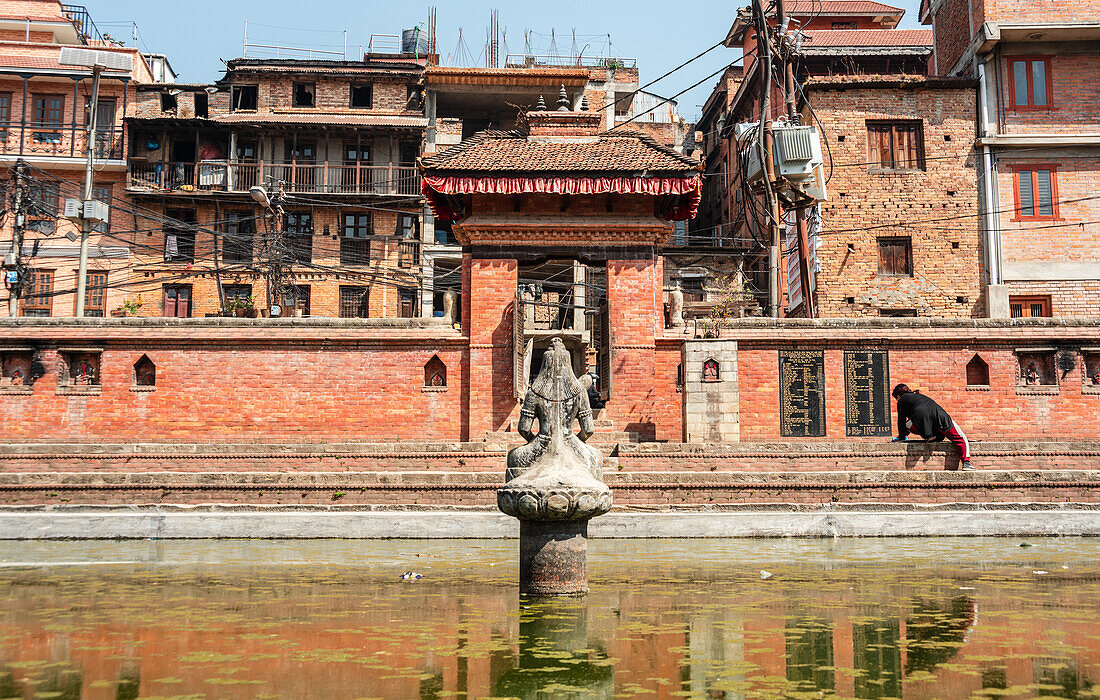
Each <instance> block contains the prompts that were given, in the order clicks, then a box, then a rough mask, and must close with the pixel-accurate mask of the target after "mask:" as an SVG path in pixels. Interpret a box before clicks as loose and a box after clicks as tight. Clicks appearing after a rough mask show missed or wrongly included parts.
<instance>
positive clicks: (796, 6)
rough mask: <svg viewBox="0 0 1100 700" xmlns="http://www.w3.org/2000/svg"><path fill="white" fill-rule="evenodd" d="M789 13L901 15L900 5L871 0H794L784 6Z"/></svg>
mask: <svg viewBox="0 0 1100 700" xmlns="http://www.w3.org/2000/svg"><path fill="white" fill-rule="evenodd" d="M784 9H785V10H786V12H787V14H789V15H816V14H822V15H835V14H846V15H864V14H868V15H869V14H873V15H903V14H905V10H903V9H901V8H900V7H894V6H892V5H886V4H884V3H881V2H873V0H794V1H793V2H791V3H790V4H788V5H787V6H786V7H785V8H784Z"/></svg>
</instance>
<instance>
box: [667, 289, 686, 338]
mask: <svg viewBox="0 0 1100 700" xmlns="http://www.w3.org/2000/svg"><path fill="white" fill-rule="evenodd" d="M668 309H669V310H668V317H669V318H668V322H669V325H670V326H671V327H673V328H683V327H684V290H683V289H682V288H681V287H680V280H676V286H675V287H674V288H673V289H672V291H671V292H669V293H668Z"/></svg>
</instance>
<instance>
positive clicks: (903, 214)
mask: <svg viewBox="0 0 1100 700" xmlns="http://www.w3.org/2000/svg"><path fill="white" fill-rule="evenodd" d="M811 99H812V100H813V104H814V110H815V112H816V113H817V115H818V118H819V119H820V120H821V123H822V124H824V127H825V137H826V138H828V139H829V143H830V145H831V149H832V161H833V176H832V179H831V180H830V181H829V184H828V194H829V199H828V201H826V202H825V203H824V204H822V207H821V212H822V226H823V234H822V240H821V245H820V246H819V248H818V250H817V259H818V262H819V263H820V264H821V272H820V273H819V274H818V275H817V278H816V282H817V303H818V313H819V314H820V315H821V316H878V315H879V314H880V313H881V312H882V311H883V310H890V309H913V310H915V311H916V312H917V314H918V315H920V316H936V317H948V318H951V317H956V318H957V317H963V318H965V317H971V316H981V315H983V314H984V307H983V304H982V298H981V294H982V291H981V290H982V287H981V279H982V276H981V272H982V257H981V236H980V230H979V218H978V193H977V185H976V177H975V167H976V164H975V161H974V154H973V152H972V144H973V139H974V99H975V98H974V89H973V88H934V89H929V88H915V89H897V88H890V89H883V88H866V89H844V90H838V89H828V88H827V86H824V85H822V86H815V87H814V88H813V89H812V91H811ZM873 119H874V120H880V119H886V120H889V119H897V120H911V119H920V120H921V122H922V130H923V140H924V157H925V164H924V170H923V171H922V170H910V171H898V172H884V171H881V170H878V169H876V168H875V167H873V166H871V165H870V164H869V163H868V161H869V155H868V147H867V121H868V120H873ZM842 138H843V141H841V139H842ZM826 167H828V163H826ZM922 222H927V223H922ZM880 237H908V238H910V239H911V241H912V254H913V275H911V276H904V277H891V276H886V275H882V274H880V272H879V249H878V238H880ZM955 244H957V247H955ZM849 246H852V249H851V250H849ZM959 297H962V298H964V299H965V300H966V301H965V302H962V303H960V302H959V301H958V298H959ZM849 299H852V301H851V302H849V301H848V300H849Z"/></svg>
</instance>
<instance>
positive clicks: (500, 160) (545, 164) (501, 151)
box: [422, 131, 697, 173]
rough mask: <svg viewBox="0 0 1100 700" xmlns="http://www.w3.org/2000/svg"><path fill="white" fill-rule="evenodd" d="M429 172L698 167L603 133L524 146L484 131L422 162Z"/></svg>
mask: <svg viewBox="0 0 1100 700" xmlns="http://www.w3.org/2000/svg"><path fill="white" fill-rule="evenodd" d="M422 164H423V166H424V169H425V171H433V172H442V171H448V172H454V171H461V172H500V171H512V172H571V173H585V172H608V173H611V172H640V171H655V172H670V171H677V172H684V171H688V170H692V171H694V170H696V169H697V163H696V162H695V161H694V160H692V159H691V158H688V157H686V156H683V155H681V154H679V153H677V152H676V151H674V150H672V149H671V148H668V147H667V146H662V145H660V144H659V143H657V142H656V141H654V140H653V139H651V138H650V137H648V136H646V135H644V134H639V133H634V132H629V131H622V132H620V131H615V132H605V133H602V134H600V135H599V137H598V139H597V140H595V141H592V140H584V141H553V140H544V139H538V140H533V141H528V140H527V136H526V135H525V134H523V133H521V132H519V131H482V132H479V133H477V134H474V135H473V136H471V137H470V138H468V139H466V140H465V141H463V142H462V143H460V144H458V145H457V146H452V147H451V148H449V149H447V150H446V151H443V152H442V153H438V154H436V155H434V156H431V157H429V158H425V159H424V160H423V161H422Z"/></svg>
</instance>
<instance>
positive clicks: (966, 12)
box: [930, 0, 982, 75]
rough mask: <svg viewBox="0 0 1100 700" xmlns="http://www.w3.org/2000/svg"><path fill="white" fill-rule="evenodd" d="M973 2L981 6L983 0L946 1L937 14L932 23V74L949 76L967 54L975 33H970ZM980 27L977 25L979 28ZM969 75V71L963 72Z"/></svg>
mask: <svg viewBox="0 0 1100 700" xmlns="http://www.w3.org/2000/svg"><path fill="white" fill-rule="evenodd" d="M971 2H974V3H975V4H981V2H982V0H945V2H944V3H943V4H942V5H941V6H940V9H939V11H937V12H936V14H935V16H934V20H933V22H932V29H933V35H932V40H933V42H934V46H935V49H934V52H933V58H932V63H931V65H930V72H931V73H933V74H935V75H948V74H949V73H950V72H951V69H952V68H953V67H954V65H955V63H956V61H958V60H959V58H961V57H962V55H963V53H965V52H966V48H967V46H969V45H970V39H971V37H972V36H973V33H972V32H971V31H970V21H971V14H972V9H971ZM978 26H979V25H977V24H975V25H974V27H975V28H977V27H978ZM962 73H963V74H964V75H969V73H970V71H969V70H964V71H962Z"/></svg>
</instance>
